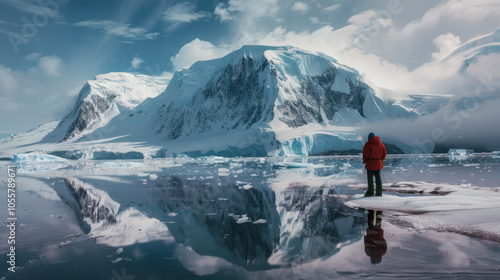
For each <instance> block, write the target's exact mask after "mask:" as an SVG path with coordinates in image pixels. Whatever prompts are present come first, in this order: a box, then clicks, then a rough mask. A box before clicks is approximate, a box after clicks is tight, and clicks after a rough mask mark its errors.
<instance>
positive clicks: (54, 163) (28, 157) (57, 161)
mask: <svg viewBox="0 0 500 280" xmlns="http://www.w3.org/2000/svg"><path fill="white" fill-rule="evenodd" d="M12 162H13V163H15V164H16V166H17V168H18V169H19V170H22V171H24V172H34V171H43V170H55V169H61V168H64V167H66V166H68V165H69V164H70V162H69V161H68V160H67V159H64V158H60V157H57V156H53V155H47V154H42V153H21V154H15V155H14V156H13V157H12Z"/></svg>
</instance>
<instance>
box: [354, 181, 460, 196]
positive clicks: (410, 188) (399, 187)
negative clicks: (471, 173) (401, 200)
mask: <svg viewBox="0 0 500 280" xmlns="http://www.w3.org/2000/svg"><path fill="white" fill-rule="evenodd" d="M349 187H350V188H351V189H366V188H367V186H366V184H359V185H349ZM458 187H459V185H452V184H448V183H428V182H418V181H417V182H397V183H392V184H390V183H389V184H383V185H382V190H383V191H391V192H397V193H409V194H440V195H446V194H449V193H451V192H454V191H457V188H458Z"/></svg>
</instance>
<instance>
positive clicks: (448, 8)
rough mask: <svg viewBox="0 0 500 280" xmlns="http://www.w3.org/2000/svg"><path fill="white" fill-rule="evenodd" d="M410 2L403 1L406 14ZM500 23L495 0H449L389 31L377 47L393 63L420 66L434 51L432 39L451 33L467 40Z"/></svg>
mask: <svg viewBox="0 0 500 280" xmlns="http://www.w3.org/2000/svg"><path fill="white" fill-rule="evenodd" d="M407 6H408V5H405V4H401V9H402V13H401V14H400V15H398V16H402V15H403V14H406V13H410V12H409V11H407V9H409V7H407ZM498 26H500V4H499V3H498V1H495V0H480V1H464V0H449V1H446V2H444V3H441V4H439V5H436V6H435V7H433V8H430V9H428V10H427V11H426V12H425V13H424V14H423V15H422V16H421V17H418V18H416V19H415V20H412V21H410V22H409V23H408V24H406V25H404V26H402V27H398V28H394V29H393V30H391V32H390V33H388V34H386V35H387V36H385V37H384V41H383V42H380V44H379V45H378V46H376V47H377V50H378V51H379V52H380V55H382V56H384V57H386V58H388V59H390V60H391V61H392V62H394V63H403V64H406V65H409V66H410V65H411V66H412V67H418V66H419V65H420V64H422V63H425V62H427V61H429V60H430V57H431V55H432V53H434V52H435V47H436V46H435V44H434V43H433V39H434V38H436V37H438V36H440V35H442V34H447V33H451V34H454V35H455V36H458V37H460V39H461V40H462V41H463V42H465V41H468V40H470V39H472V38H474V37H476V36H478V35H479V34H487V33H491V32H492V31H493V30H494V29H495V28H496V27H498Z"/></svg>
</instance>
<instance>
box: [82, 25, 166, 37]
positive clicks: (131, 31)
mask: <svg viewBox="0 0 500 280" xmlns="http://www.w3.org/2000/svg"><path fill="white" fill-rule="evenodd" d="M74 25H75V26H80V27H87V28H92V29H99V30H103V31H104V32H105V33H106V34H107V35H110V36H116V37H122V38H124V39H126V40H154V39H156V38H157V37H158V35H160V33H158V32H148V31H147V30H146V29H144V28H141V27H131V26H130V24H125V23H118V22H115V21H111V20H87V21H80V22H77V23H75V24H74Z"/></svg>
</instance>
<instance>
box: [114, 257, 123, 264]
mask: <svg viewBox="0 0 500 280" xmlns="http://www.w3.org/2000/svg"><path fill="white" fill-rule="evenodd" d="M122 260H123V258H120V257H118V258H116V259H113V260H111V262H112V263H119V262H121V261H122Z"/></svg>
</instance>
